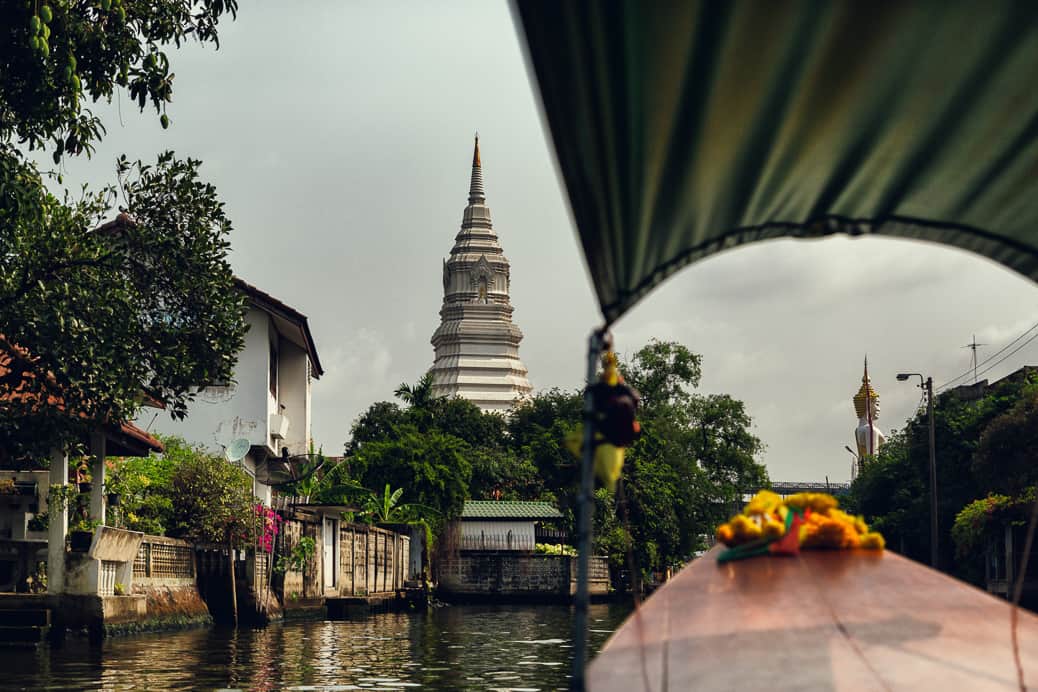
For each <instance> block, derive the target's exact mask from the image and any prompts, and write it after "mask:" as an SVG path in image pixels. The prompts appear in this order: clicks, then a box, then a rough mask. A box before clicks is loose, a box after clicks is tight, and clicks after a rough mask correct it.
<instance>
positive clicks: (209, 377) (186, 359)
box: [0, 0, 246, 457]
mask: <svg viewBox="0 0 1038 692" xmlns="http://www.w3.org/2000/svg"><path fill="white" fill-rule="evenodd" d="M0 10H2V15H0V16H3V17H4V18H5V21H4V22H3V28H2V29H0V247H2V248H4V252H3V253H0V315H3V322H2V323H0V354H3V355H4V356H6V357H7V358H8V359H9V360H10V362H11V365H12V367H10V372H9V373H7V375H6V377H5V378H4V380H3V381H0V394H5V395H7V396H0V400H3V402H4V403H3V410H2V411H0V446H3V447H4V448H6V449H7V450H8V453H9V454H13V455H14V456H16V457H32V456H36V455H40V454H44V453H46V452H47V451H49V450H46V449H41V447H43V446H51V445H53V444H54V443H55V442H58V443H60V442H68V441H70V440H74V439H78V438H80V437H81V436H82V435H83V433H84V431H85V430H86V429H88V428H90V427H93V426H95V425H96V424H98V423H105V422H118V421H123V420H127V419H129V418H132V417H133V415H134V414H135V412H136V410H137V407H138V406H139V404H140V401H141V397H142V395H147V396H152V397H155V398H158V399H160V400H163V401H164V402H165V404H166V406H167V409H168V410H169V412H170V413H171V414H172V415H173V416H175V417H181V416H183V415H184V414H185V412H186V406H187V402H189V401H190V400H191V398H192V396H193V391H194V388H195V387H197V386H199V385H204V384H206V383H210V382H221V381H227V380H229V379H230V377H231V374H232V368H233V364H234V359H235V357H236V354H237V352H238V351H239V350H240V348H241V346H242V343H243V335H244V332H245V328H246V327H245V322H244V309H243V303H242V299H241V297H240V296H239V295H238V294H237V292H236V291H235V290H234V288H233V283H232V275H231V270H230V267H229V265H228V264H227V261H226V252H227V248H228V243H227V237H228V234H229V233H230V230H231V225H230V222H229V220H228V219H227V218H226V216H225V214H224V211H223V206H222V204H221V203H220V202H219V200H218V199H217V196H216V192H215V190H214V189H213V188H212V186H211V185H208V184H206V183H204V182H203V181H202V180H201V179H200V177H199V174H198V169H199V165H200V163H199V162H198V161H195V160H191V159H187V160H179V159H177V158H175V157H174V156H173V155H172V154H171V153H168V152H167V153H165V154H161V155H160V156H159V157H158V159H157V162H156V163H155V164H154V165H151V166H146V165H143V164H141V163H139V162H138V163H131V162H129V161H127V160H126V159H125V158H120V160H119V162H118V166H117V171H118V182H119V188H120V191H119V193H118V194H117V193H116V190H115V188H114V187H109V188H106V189H104V190H101V191H100V192H95V193H89V192H86V191H84V193H83V194H82V196H81V197H79V198H73V197H72V196H71V195H69V194H68V193H66V194H65V196H64V198H59V197H57V196H55V195H53V194H51V193H50V192H49V191H48V190H47V188H46V187H45V185H44V175H42V174H41V173H40V172H39V170H38V169H37V167H36V165H35V164H34V163H32V162H31V161H30V160H29V159H27V158H26V156H25V154H24V152H23V151H22V149H21V148H20V147H24V148H27V149H28V150H29V151H32V150H37V149H42V148H48V147H49V148H51V149H52V153H53V157H54V160H55V162H58V161H60V160H61V157H62V156H69V155H78V154H82V153H86V154H88V155H89V154H90V152H91V151H92V147H93V144H94V143H96V142H97V141H98V140H100V139H101V137H102V136H103V135H104V133H105V129H104V126H103V124H102V123H101V122H100V120H99V119H98V118H97V117H96V116H94V115H93V114H92V113H91V112H90V111H89V110H87V109H86V108H84V107H83V105H82V103H81V101H82V99H83V98H86V97H89V98H91V99H92V100H97V99H108V98H110V97H111V96H112V94H113V93H114V90H115V89H116V88H125V89H127V90H128V92H129V94H130V96H131V98H132V99H134V100H135V101H137V103H138V105H139V107H140V108H141V109H143V108H144V107H145V105H146V104H147V103H151V105H152V106H153V107H154V108H155V109H156V112H159V113H161V120H162V123H163V125H164V126H165V125H167V124H168V118H167V117H166V115H165V112H164V111H165V108H166V104H167V103H168V102H169V101H170V99H171V96H172V81H173V74H172V72H171V71H170V62H169V59H168V57H167V55H166V54H165V53H164V52H163V48H164V47H165V46H168V45H171V44H172V45H176V46H179V45H181V44H182V43H183V42H184V41H186V40H188V39H195V40H197V41H199V42H201V43H212V44H214V45H215V44H217V41H218V37H217V32H216V28H217V24H218V22H219V20H220V19H221V18H222V17H223V16H224V15H226V14H228V13H229V14H231V15H232V16H233V15H234V13H235V12H236V10H237V3H236V2H235V1H234V0H156V1H153V2H145V1H144V0H111V2H108V0H105V1H104V2H98V3H87V2H76V3H66V2H53V3H50V4H47V3H45V2H33V3H28V4H26V3H24V2H21V1H15V0H2V1H0ZM54 177H56V178H58V182H59V183H60V176H54ZM119 201H121V203H122V208H123V209H124V211H125V214H124V215H120V216H119V217H118V219H117V220H116V221H114V222H111V223H106V224H104V225H100V226H99V223H100V222H101V221H102V220H103V219H104V218H106V217H110V215H111V211H112V209H113V207H114V205H115V204H116V202H119ZM4 390H6V391H4ZM14 390H17V391H18V392H19V393H20V395H19V396H16V397H12V396H10V393H11V392H12V391H14ZM34 443H36V444H34ZM11 450H14V451H13V452H11Z"/></svg>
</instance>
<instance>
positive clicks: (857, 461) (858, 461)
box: [843, 445, 861, 481]
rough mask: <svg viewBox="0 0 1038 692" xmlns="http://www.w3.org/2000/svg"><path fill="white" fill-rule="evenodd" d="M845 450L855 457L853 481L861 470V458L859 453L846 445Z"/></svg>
mask: <svg viewBox="0 0 1038 692" xmlns="http://www.w3.org/2000/svg"><path fill="white" fill-rule="evenodd" d="M843 448H844V449H846V450H847V453H848V454H850V455H851V456H852V457H854V463H853V464H851V480H852V481H853V480H854V479H855V478H857V477H858V472H859V471H860V470H861V469H860V468H859V467H860V466H861V457H859V456H858V453H857V452H855V451H854V450H853V449H851V446H850V445H844V446H843Z"/></svg>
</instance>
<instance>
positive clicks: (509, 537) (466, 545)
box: [459, 531, 535, 550]
mask: <svg viewBox="0 0 1038 692" xmlns="http://www.w3.org/2000/svg"><path fill="white" fill-rule="evenodd" d="M534 543H535V539H534V538H533V537H531V536H529V535H523V534H517V533H513V532H511V531H508V532H507V533H486V532H482V531H481V532H480V533H479V534H478V535H473V534H468V535H463V536H462V537H461V545H460V546H459V547H460V548H461V549H462V550H533V549H534Z"/></svg>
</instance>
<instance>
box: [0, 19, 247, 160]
mask: <svg viewBox="0 0 1038 692" xmlns="http://www.w3.org/2000/svg"><path fill="white" fill-rule="evenodd" d="M237 11H238V3H237V2H236V0H99V1H98V2H66V1H63V0H52V1H51V2H47V1H46V0H40V1H36V2H24V0H3V2H0V16H2V17H3V18H4V21H3V28H2V29H0V142H3V143H8V142H11V141H12V140H17V141H19V142H22V143H25V144H26V145H27V146H28V147H29V149H30V150H32V149H40V148H45V147H48V146H49V147H50V148H51V149H52V150H53V152H54V155H55V158H56V159H57V158H60V157H61V155H62V154H65V153H67V154H80V153H83V152H86V153H87V154H89V153H91V151H92V145H93V143H94V142H96V141H97V140H99V139H101V137H102V136H103V135H104V134H105V128H104V125H103V123H101V121H100V119H99V118H97V116H95V115H94V114H93V113H91V112H90V111H89V110H88V109H86V108H84V99H90V100H91V101H97V100H101V99H104V100H110V99H111V98H112V96H113V95H114V93H115V91H116V89H120V88H121V89H125V90H126V91H127V93H128V95H129V96H130V98H131V99H132V100H133V101H135V102H136V103H137V105H138V107H139V108H140V109H141V110H142V111H143V110H144V108H145V107H146V106H147V105H148V104H151V106H152V107H153V108H154V109H155V111H156V113H160V114H162V115H163V116H165V110H166V104H167V103H169V102H170V101H171V100H172V97H173V78H174V73H173V72H172V71H171V69H170V68H171V63H170V59H169V56H168V55H167V53H166V52H165V50H164V48H165V47H168V46H171V45H172V46H176V47H178V48H179V47H180V46H181V45H182V44H183V43H184V42H185V41H188V40H195V41H198V42H199V43H201V44H207V43H208V44H213V45H215V46H219V34H218V32H217V28H218V24H219V22H220V20H221V19H223V18H224V17H225V16H226V15H228V14H229V15H230V16H231V17H234V16H235V15H236V13H237ZM160 119H161V121H162V123H163V126H166V125H168V118H160Z"/></svg>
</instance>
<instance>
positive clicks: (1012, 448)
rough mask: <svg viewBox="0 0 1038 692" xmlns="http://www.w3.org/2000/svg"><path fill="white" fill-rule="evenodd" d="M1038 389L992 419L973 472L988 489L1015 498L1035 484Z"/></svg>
mask: <svg viewBox="0 0 1038 692" xmlns="http://www.w3.org/2000/svg"><path fill="white" fill-rule="evenodd" d="M1036 450H1038V388H1036V387H1029V388H1027V389H1025V390H1024V391H1023V392H1021V397H1020V399H1019V401H1017V402H1016V404H1014V405H1013V407H1012V408H1011V409H1009V410H1008V411H1006V412H1005V413H1003V414H1001V415H999V416H997V417H996V418H994V419H992V421H991V422H990V423H988V425H987V426H986V427H985V428H984V432H983V433H981V436H980V441H979V443H978V445H977V449H976V451H975V452H974V454H973V472H974V473H975V474H976V475H977V477H978V479H980V480H981V482H982V483H983V484H984V485H985V486H986V487H988V488H990V489H991V490H994V491H996V492H1002V493H1008V494H1010V495H1017V494H1019V493H1021V492H1023V491H1024V490H1025V489H1026V488H1028V487H1032V486H1034V485H1035V483H1038V464H1036V463H1035V461H1036V460H1038V457H1036V454H1038V453H1036Z"/></svg>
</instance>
